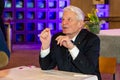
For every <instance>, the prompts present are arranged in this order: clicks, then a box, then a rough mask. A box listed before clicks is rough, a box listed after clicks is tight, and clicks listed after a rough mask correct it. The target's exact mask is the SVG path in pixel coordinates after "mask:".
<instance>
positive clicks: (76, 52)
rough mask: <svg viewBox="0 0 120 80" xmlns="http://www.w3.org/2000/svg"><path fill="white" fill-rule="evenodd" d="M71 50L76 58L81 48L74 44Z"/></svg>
mask: <svg viewBox="0 0 120 80" xmlns="http://www.w3.org/2000/svg"><path fill="white" fill-rule="evenodd" d="M69 52H70V54H71V56H72V58H73V60H74V59H75V58H76V57H77V55H78V54H79V49H78V48H77V47H76V46H74V47H73V49H70V50H69Z"/></svg>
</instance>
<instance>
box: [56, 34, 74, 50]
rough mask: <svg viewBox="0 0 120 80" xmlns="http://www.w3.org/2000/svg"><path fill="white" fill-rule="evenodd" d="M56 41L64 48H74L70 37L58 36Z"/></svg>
mask: <svg viewBox="0 0 120 80" xmlns="http://www.w3.org/2000/svg"><path fill="white" fill-rule="evenodd" d="M56 41H57V44H58V45H60V46H64V47H66V48H68V49H72V48H73V47H74V44H73V43H72V42H71V39H70V38H69V37H68V36H58V37H57V38H56Z"/></svg>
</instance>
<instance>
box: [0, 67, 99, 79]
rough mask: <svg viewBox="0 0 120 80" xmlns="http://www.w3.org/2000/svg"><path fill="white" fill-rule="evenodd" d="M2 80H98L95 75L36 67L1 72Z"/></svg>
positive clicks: (0, 77)
mask: <svg viewBox="0 0 120 80" xmlns="http://www.w3.org/2000/svg"><path fill="white" fill-rule="evenodd" d="M0 80H98V79H97V77H96V76H95V75H84V74H80V73H72V72H65V71H58V70H41V69H40V68H37V67H35V66H20V67H16V68H11V69H5V70H1V71H0Z"/></svg>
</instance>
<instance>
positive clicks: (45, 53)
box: [40, 48, 50, 58]
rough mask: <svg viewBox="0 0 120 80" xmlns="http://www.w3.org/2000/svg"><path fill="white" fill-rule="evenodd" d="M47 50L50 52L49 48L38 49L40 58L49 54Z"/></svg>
mask: <svg viewBox="0 0 120 80" xmlns="http://www.w3.org/2000/svg"><path fill="white" fill-rule="evenodd" d="M49 52H50V48H48V49H45V50H42V49H41V51H40V54H41V58H44V57H46V56H47V55H48V54H49Z"/></svg>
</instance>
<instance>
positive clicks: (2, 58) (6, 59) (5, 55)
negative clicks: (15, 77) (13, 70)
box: [0, 51, 9, 68]
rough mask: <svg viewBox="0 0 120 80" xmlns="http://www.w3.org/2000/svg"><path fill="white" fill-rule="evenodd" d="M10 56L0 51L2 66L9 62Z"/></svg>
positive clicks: (0, 66) (0, 65)
mask: <svg viewBox="0 0 120 80" xmlns="http://www.w3.org/2000/svg"><path fill="white" fill-rule="evenodd" d="M8 61H9V58H8V56H7V54H6V53H5V52H4V51H0V68H3V67H5V66H6V65H7V64H8Z"/></svg>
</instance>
